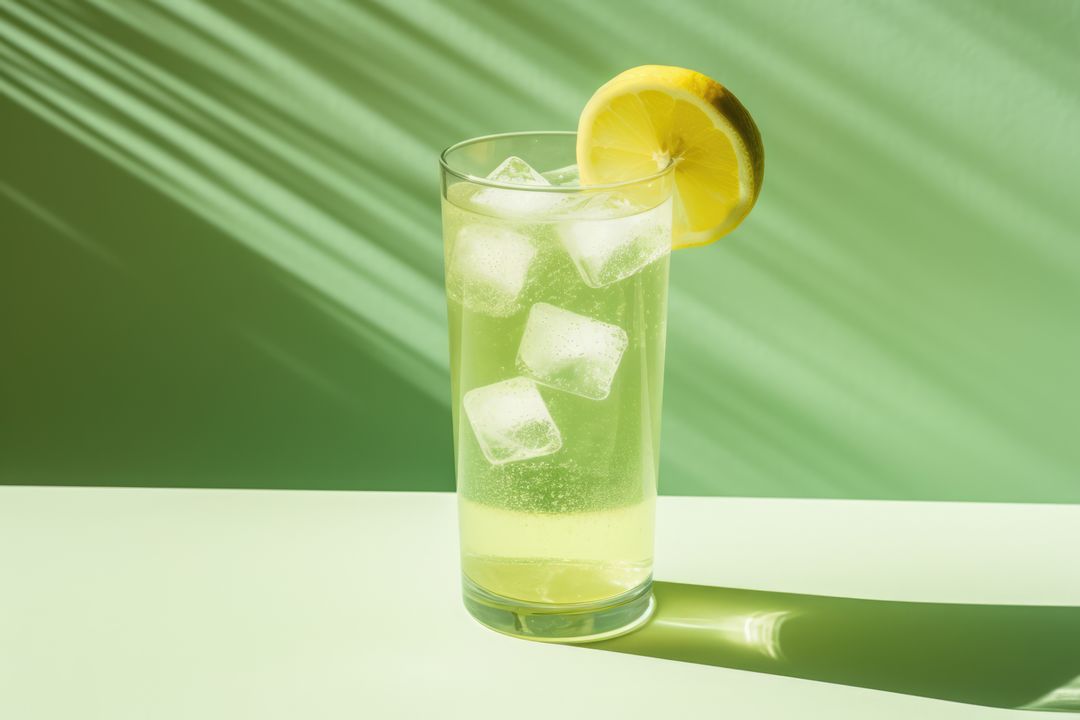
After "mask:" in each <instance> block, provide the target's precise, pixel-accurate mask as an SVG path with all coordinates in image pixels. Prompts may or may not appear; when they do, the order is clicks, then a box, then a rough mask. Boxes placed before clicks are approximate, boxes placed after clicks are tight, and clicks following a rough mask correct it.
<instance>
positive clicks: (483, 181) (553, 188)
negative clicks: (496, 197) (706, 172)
mask: <svg viewBox="0 0 1080 720" xmlns="http://www.w3.org/2000/svg"><path fill="white" fill-rule="evenodd" d="M529 135H539V136H543V135H552V136H554V135H573V136H576V135H577V131H576V130H520V131H516V132H504V133H492V134H490V135H480V136H479V137H474V138H469V139H467V140H462V141H460V142H456V143H454V144H453V145H450V146H449V147H447V148H446V149H444V150H443V151H442V152H441V153H439V165H440V166H441V167H442V169H443V171H444V172H447V173H449V174H450V175H453V176H454V177H456V178H458V179H460V180H464V181H465V182H469V183H473V184H475V185H483V186H486V187H493V188H500V189H503V190H517V191H519V192H520V191H525V192H558V193H575V192H582V191H590V190H617V189H619V188H624V187H628V186H630V185H640V184H641V183H644V182H649V181H652V180H658V179H660V178H662V177H664V176H665V175H667V174H669V173H670V172H671V171H672V170H673V169H674V168H675V163H674V162H668V164H667V165H666V166H665V167H664V168H662V169H660V170H657V171H656V172H655V173H652V174H651V175H642V176H641V177H637V178H631V179H629V180H619V181H618V182H613V183H602V184H599V185H576V186H571V187H567V186H565V185H520V184H517V183H505V182H499V181H498V180H489V179H488V178H485V177H480V176H478V175H470V174H469V173H466V172H461V171H460V170H455V169H454V168H452V167H451V166H450V162H449V161H448V160H447V155H449V154H450V153H452V152H454V151H455V150H460V149H461V148H463V147H467V146H469V145H474V144H476V143H480V142H484V141H491V140H499V139H502V138H513V137H524V136H529Z"/></svg>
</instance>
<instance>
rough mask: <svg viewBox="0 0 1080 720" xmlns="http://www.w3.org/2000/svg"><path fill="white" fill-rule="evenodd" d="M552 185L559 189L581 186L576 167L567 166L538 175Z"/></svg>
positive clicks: (579, 175)
mask: <svg viewBox="0 0 1080 720" xmlns="http://www.w3.org/2000/svg"><path fill="white" fill-rule="evenodd" d="M540 175H542V176H543V177H544V178H545V179H546V180H547V181H548V182H549V183H551V184H552V185H558V186H559V187H578V186H579V185H581V173H580V172H579V171H578V166H577V165H567V166H566V167H561V168H556V169H555V170H548V171H547V172H542V173H540Z"/></svg>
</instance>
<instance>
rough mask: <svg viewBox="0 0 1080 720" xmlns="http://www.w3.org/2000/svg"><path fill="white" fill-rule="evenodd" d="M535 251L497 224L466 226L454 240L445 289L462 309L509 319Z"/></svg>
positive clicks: (517, 304)
mask: <svg viewBox="0 0 1080 720" xmlns="http://www.w3.org/2000/svg"><path fill="white" fill-rule="evenodd" d="M535 256H536V248H535V247H533V244H532V242H531V241H530V240H529V238H528V237H527V236H525V235H522V234H521V233H519V232H516V231H514V230H511V229H510V228H505V227H499V226H497V225H466V226H465V227H463V228H461V230H459V231H458V234H457V238H456V239H455V241H454V247H453V250H452V257H451V259H450V271H449V272H448V273H447V278H446V288H447V291H448V292H449V294H450V296H451V297H452V298H454V299H455V300H458V301H460V302H461V303H462V304H463V305H464V306H465V307H467V308H468V309H470V310H472V311H473V312H478V313H481V314H483V315H490V316H492V317H509V316H511V315H513V314H514V313H516V312H517V311H518V310H520V309H521V306H520V304H519V303H518V298H519V296H520V295H521V291H522V290H523V289H524V288H525V280H526V278H528V275H529V266H530V265H531V264H532V261H533V258H534V257H535Z"/></svg>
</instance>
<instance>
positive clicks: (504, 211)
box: [470, 155, 562, 217]
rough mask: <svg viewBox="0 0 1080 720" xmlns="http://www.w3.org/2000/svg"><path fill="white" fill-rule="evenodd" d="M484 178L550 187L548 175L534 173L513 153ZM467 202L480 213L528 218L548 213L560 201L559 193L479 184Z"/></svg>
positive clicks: (515, 183) (514, 183) (530, 167)
mask: <svg viewBox="0 0 1080 720" xmlns="http://www.w3.org/2000/svg"><path fill="white" fill-rule="evenodd" d="M487 179H488V180H494V181H496V182H500V183H507V184H510V185H529V186H532V187H537V186H540V187H550V186H551V183H550V182H548V180H547V178H545V177H544V176H543V175H541V174H540V173H538V172H536V170H534V169H533V168H532V166H530V165H529V163H527V162H525V161H524V160H522V159H521V158H519V157H516V156H513V155H511V156H510V157H508V158H506V159H505V160H503V161H502V163H500V164H499V166H498V167H497V168H495V169H494V170H492V171H491V173H489V174H488V176H487ZM470 202H471V203H472V205H474V206H476V207H477V208H479V209H480V210H481V211H482V212H486V213H489V214H493V215H498V216H504V217H528V216H532V215H542V214H544V213H546V212H549V211H550V210H552V209H553V208H554V207H555V206H557V205H558V204H559V203H560V202H562V197H560V195H559V194H558V193H545V192H536V191H535V190H511V189H509V188H493V187H481V188H480V189H479V190H477V191H476V192H475V193H474V194H473V196H472V198H471V201H470Z"/></svg>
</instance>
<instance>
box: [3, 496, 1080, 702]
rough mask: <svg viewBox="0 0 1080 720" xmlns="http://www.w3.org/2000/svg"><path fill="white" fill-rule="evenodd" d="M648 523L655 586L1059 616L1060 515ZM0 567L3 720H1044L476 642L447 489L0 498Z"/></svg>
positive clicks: (675, 517)
mask: <svg viewBox="0 0 1080 720" xmlns="http://www.w3.org/2000/svg"><path fill="white" fill-rule="evenodd" d="M658 513H659V515H658V539H657V564H656V577H657V578H658V579H661V580H669V581H676V582H685V583H697V584H705V585H718V586H725V587H742V588H753V589H760V590H777V591H785V592H794V593H811V594H821V595H836V596H848V597H859V598H877V599H892V600H917V601H938V602H974V603H993V604H1033V605H1080V573H1078V572H1077V569H1078V567H1080V565H1078V562H1080V561H1078V559H1077V555H1078V551H1080V506H1051V505H989V504H959V503H941V504H937V503H899V502H862V501H800V500H753V499H745V500H744V499H739V500H733V499H721V498H661V500H660V502H659V510H658ZM0 572H2V575H0V718H3V719H4V720H37V719H38V718H42V719H47V720H53V719H54V718H56V719H61V718H62V719H64V720H68V719H70V720H98V719H101V720H127V719H129V718H131V719H134V718H139V719H143V718H153V719H155V720H156V719H159V718H161V719H167V720H172V719H173V718H185V719H187V718H191V719H195V718H198V719H200V720H207V719H212V718H213V719H216V718H229V719H232V720H235V719H239V718H258V719H259V720H272V719H277V718H283V719H284V718H289V719H290V720H293V719H308V718H378V719H381V718H466V717H467V718H481V719H485V718H544V719H545V720H549V719H551V718H560V719H561V718H579V717H581V718H584V717H599V718H620V719H621V718H667V717H710V718H732V719H736V720H742V719H744V718H746V719H754V720H771V719H772V718H798V719H802V718H829V720H836V719H837V718H853V719H854V718H858V719H859V720H867V719H874V720H889V719H892V718H896V719H898V720H900V719H902V720H911V719H913V718H919V719H920V720H923V719H926V720H933V719H936V718H972V719H977V720H992V719H993V718H1006V717H1022V716H1030V717H1041V718H1046V717H1048V716H1047V715H1046V714H1044V713H1034V712H1022V711H1008V710H995V709H989V708H984V707H976V706H969V705H962V704H958V703H951V702H945V701H941V700H932V699H926V698H919V697H911V696H906V695H899V694H893V693H886V692H881V691H876V690H868V689H862V688H855V687H847V686H842V685H832V684H827V683H820V682H811V681H807V680H800V679H794V678H787V677H780V676H772V675H765V674H760V673H752V672H745V671H738V670H729V669H725V668H720V667H710V666H704V665H694V664H689V663H679V662H673V661H670V660H662V659H657V658H650V657H638V656H633V655H624V654H618V653H611V652H600V651H596V650H589V649H583V648H577V647H571V646H563V645H546V644H539V643H529V642H524V641H518V640H514V639H511V638H507V637H504V636H501V635H498V634H496V633H493V632H490V631H487V630H485V629H483V628H482V627H480V626H479V625H478V624H476V623H475V622H473V621H472V620H471V619H470V618H469V616H468V615H467V614H466V612H465V610H464V609H463V608H462V606H461V602H460V600H459V589H458V563H457V537H456V517H455V506H454V498H453V496H452V495H447V494H421V493H365V492H353V493H343V492H297V491H251V490H239V491H233V490H168V489H110V488H25V487H0ZM1061 717H1065V716H1061Z"/></svg>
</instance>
